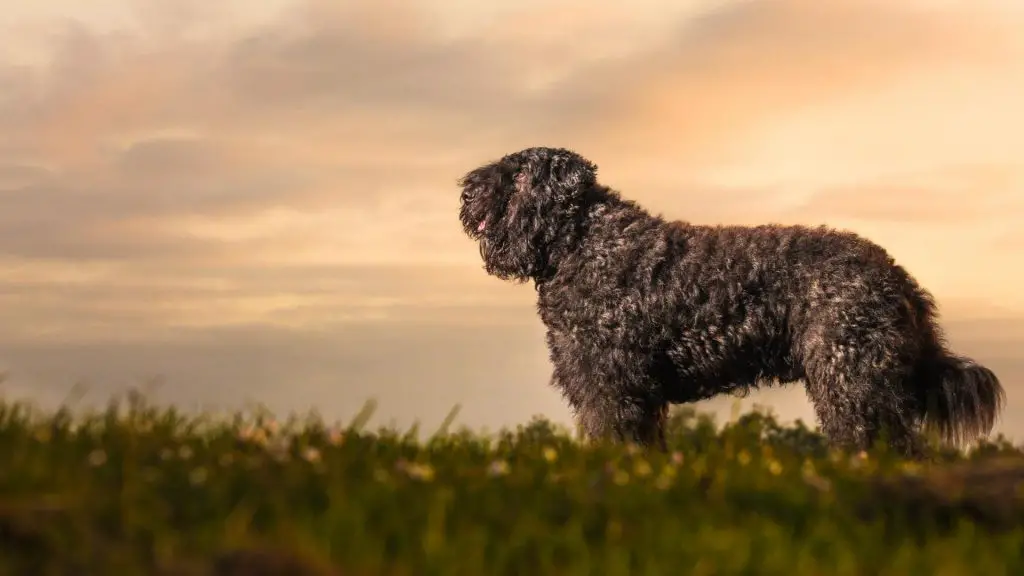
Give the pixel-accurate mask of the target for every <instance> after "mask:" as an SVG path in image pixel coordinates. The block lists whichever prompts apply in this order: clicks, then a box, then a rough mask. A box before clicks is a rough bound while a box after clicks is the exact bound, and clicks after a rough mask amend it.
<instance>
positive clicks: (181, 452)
mask: <svg viewBox="0 0 1024 576" xmlns="http://www.w3.org/2000/svg"><path fill="white" fill-rule="evenodd" d="M178 458H181V459H182V460H189V459H191V458H192V448H191V447H189V446H188V444H184V445H182V447H181V448H178Z"/></svg>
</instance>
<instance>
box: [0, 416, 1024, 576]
mask: <svg viewBox="0 0 1024 576" xmlns="http://www.w3.org/2000/svg"><path fill="white" fill-rule="evenodd" d="M366 416H367V415H366V414H363V415H362V416H361V417H360V418H358V419H357V420H358V421H357V422H353V423H352V424H350V425H346V426H330V425H327V424H325V423H323V422H321V421H319V420H317V419H315V418H309V419H301V420H300V419H293V420H291V421H288V422H285V423H277V422H275V421H274V420H273V419H271V418H270V417H269V416H267V415H265V414H250V415H242V414H240V415H237V416H235V417H233V418H228V419H226V420H220V421H218V420H215V419H213V418H199V417H192V416H186V415H183V414H182V413H179V412H176V411H174V410H173V409H163V408H157V407H154V406H150V405H147V404H145V403H144V402H142V401H141V400H139V399H138V398H133V399H130V401H129V402H127V403H123V404H119V405H114V406H111V408H110V409H109V410H107V411H106V412H104V413H99V414H93V415H89V414H85V413H81V414H73V413H72V412H71V411H69V410H62V411H59V412H56V413H49V414H43V413H36V412H34V411H32V410H30V409H28V408H27V407H25V406H23V405H20V404H11V403H0V573H2V574H19V575H20V574H40V575H45V574H95V575H100V574H118V575H126V576H127V575H131V574H167V575H170V574H181V575H183V576H184V575H199V574H254V575H255V574H295V575H301V574H359V575H376V574H388V575H409V576H413V575H416V576H420V575H422V576H430V575H442V574H443V575H445V576H455V575H472V576H482V575H492V574H494V575H504V574H509V575H512V574H515V575H521V574H526V575H531V576H539V575H546V574H558V575H577V574H580V575H582V574H616V575H617V574H623V575H624V574H631V575H633V574H635V575H655V574H709V575H710V574H716V575H717V574H786V575H802V574H808V575H810V574H813V575H822V574H829V575H833V574H834V575H845V574H851V575H852V574H857V575H875V574H879V575H883V574H894V575H895V574H900V575H905V574H972V575H973V574H977V575H981V574H993V575H996V574H1006V575H1009V574H1022V573H1024V554H1022V552H1021V550H1022V549H1024V529H1022V528H1024V514H1022V513H1020V511H1019V510H1020V508H1018V501H1019V500H1020V499H1019V498H1018V497H1017V479H1018V475H1021V477H1022V478H1024V472H1021V470H1024V468H1018V467H1017V466H1016V464H1013V465H1010V466H1007V465H1006V464H1005V462H1013V463H1016V462H1017V460H1016V458H1017V457H1018V456H1020V453H1019V452H1018V451H1017V449H1015V448H1013V447H1012V446H1011V445H1010V444H1009V443H1007V442H1005V441H999V442H996V443H990V444H987V445H985V446H984V447H983V448H982V449H980V450H978V451H976V452H973V453H972V455H971V456H970V457H966V456H963V455H959V454H952V453H940V452H936V453H935V454H933V456H934V459H935V460H937V461H939V462H940V463H939V464H932V465H927V466H926V465H922V464H915V463H909V462H905V461H901V460H900V459H898V458H895V457H892V456H890V455H887V454H886V453H885V452H884V450H877V451H874V452H872V453H871V454H868V455H866V456H864V455H849V454H844V453H841V452H838V451H830V450H829V449H828V448H827V446H826V444H825V443H824V442H823V440H822V439H821V438H820V437H819V436H818V435H817V434H816V433H814V432H813V431H811V430H808V429H807V428H805V427H803V426H800V425H798V426H791V427H783V426H780V425H778V424H777V423H776V422H775V421H774V420H773V419H772V418H771V417H769V416H766V415H764V414H758V413H752V414H747V415H745V416H743V417H742V418H740V419H739V420H738V421H736V422H735V423H732V424H730V425H727V426H725V427H724V429H719V428H718V427H716V426H715V425H714V424H713V422H712V421H711V420H710V418H708V417H704V416H697V415H695V414H694V413H693V412H692V411H686V410H684V411H681V412H680V413H678V414H677V415H676V416H674V418H673V420H672V426H671V428H672V430H671V450H670V452H669V453H668V454H662V453H658V452H645V451H641V450H638V449H635V448H631V447H628V446H614V445H608V444H603V445H590V446H586V445H583V444H581V443H579V442H578V441H576V440H574V439H573V438H572V436H571V435H570V434H568V433H567V432H565V431H561V430H558V429H556V428H554V427H553V426H551V425H550V424H548V423H546V422H545V421H543V420H536V421H534V422H531V423H529V424H528V425H525V426H523V427H521V428H519V429H517V430H513V431H506V432H502V433H500V434H497V435H493V436H490V437H481V436H477V435H474V434H472V433H469V432H448V431H446V430H441V431H439V432H438V433H437V434H435V435H434V436H433V437H431V438H430V439H428V440H426V441H419V440H416V435H415V434H414V433H407V434H406V433H401V432H395V431H391V430H380V431H376V432H368V431H362V430H361V429H360V428H361V426H362V424H363V423H365V421H366ZM994 463H1003V464H1000V466H1001V468H998V469H994V468H993V466H995V464H994ZM933 469H934V470H933ZM992 470H995V472H993V471H992Z"/></svg>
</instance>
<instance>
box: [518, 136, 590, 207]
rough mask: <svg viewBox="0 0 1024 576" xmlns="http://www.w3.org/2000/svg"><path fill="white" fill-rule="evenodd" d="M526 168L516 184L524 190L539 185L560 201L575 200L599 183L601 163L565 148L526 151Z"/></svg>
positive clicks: (529, 189)
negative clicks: (599, 164)
mask: <svg viewBox="0 0 1024 576" xmlns="http://www.w3.org/2000/svg"><path fill="white" fill-rule="evenodd" d="M524 156H525V160H526V162H524V164H525V169H524V170H522V171H520V172H519V174H517V175H516V186H517V187H518V188H519V189H520V190H523V191H532V190H534V189H536V188H538V187H539V188H540V189H542V190H545V191H546V192H545V194H546V195H547V196H548V197H549V198H550V199H551V200H553V201H555V202H557V203H564V202H568V201H572V200H574V199H576V198H578V197H579V196H580V195H582V194H583V193H584V192H585V191H586V190H587V189H588V188H590V187H592V186H593V185H594V184H595V183H596V182H597V166H596V165H595V164H594V163H593V162H591V161H589V160H587V159H586V158H584V157H582V156H580V155H579V154H577V153H575V152H573V151H571V150H566V149H564V148H535V149H532V150H524V151H523V152H521V153H520V158H522V157H524Z"/></svg>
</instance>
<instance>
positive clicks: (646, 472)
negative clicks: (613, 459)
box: [633, 458, 654, 478]
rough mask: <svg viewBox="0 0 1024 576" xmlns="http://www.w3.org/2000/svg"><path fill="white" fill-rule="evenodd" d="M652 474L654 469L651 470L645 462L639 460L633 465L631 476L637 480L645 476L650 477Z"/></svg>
mask: <svg viewBox="0 0 1024 576" xmlns="http://www.w3.org/2000/svg"><path fill="white" fill-rule="evenodd" d="M652 472H654V469H652V468H651V465H650V463H648V462H647V460H644V459H642V458H641V459H639V460H637V461H636V462H635V463H634V464H633V474H634V475H636V477H637V478H646V477H647V476H650V475H651V473H652Z"/></svg>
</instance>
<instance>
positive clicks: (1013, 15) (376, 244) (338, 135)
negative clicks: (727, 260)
mask: <svg viewBox="0 0 1024 576" xmlns="http://www.w3.org/2000/svg"><path fill="white" fill-rule="evenodd" d="M0 35H2V37H3V38H4V39H5V40H4V42H3V43H2V45H0V372H2V373H4V374H6V378H5V380H4V382H3V383H2V384H0V393H2V394H6V395H7V396H8V397H14V398H25V399H29V400H31V401H33V402H35V403H37V404H39V405H41V406H43V407H53V406H56V405H58V404H60V403H63V402H73V403H78V404H89V403H103V402H105V401H106V400H107V399H108V398H109V397H110V396H111V395H112V394H118V393H121V392H123V391H125V390H127V389H128V388H131V387H138V386H145V387H146V389H147V390H148V391H149V393H150V394H151V396H152V398H153V399H154V400H156V401H159V402H167V403H175V404H178V405H181V406H183V407H186V408H189V409H223V410H231V409H235V408H239V407H245V406H250V405H252V404H253V403H260V404H263V405H265V406H267V407H268V408H270V409H271V410H274V411H275V412H277V413H279V414H282V415H283V414H285V413H288V412H290V411H296V412H299V413H305V412H307V411H309V410H311V409H313V410H316V411H318V412H319V413H321V414H322V415H324V416H325V417H327V418H328V419H336V418H340V419H347V418H350V417H351V416H352V415H353V414H354V413H355V412H357V411H358V410H359V409H360V408H361V407H362V406H363V404H364V403H365V402H366V401H367V400H370V399H374V400H376V401H377V402H378V410H377V414H376V417H375V421H376V422H377V423H379V424H384V425H395V426H398V427H400V428H408V427H409V426H411V425H412V424H413V423H414V422H420V423H421V424H422V425H424V426H433V425H436V424H437V423H439V422H440V421H441V420H442V419H443V418H444V417H445V416H446V415H447V414H448V412H449V411H450V410H451V409H452V407H453V406H455V405H456V404H459V405H461V408H462V411H461V413H460V415H459V419H458V422H459V423H462V424H463V425H466V426H470V427H473V428H476V429H481V428H483V429H489V430H494V429H497V428H500V427H503V426H509V425H515V424H518V423H523V422H525V421H527V420H528V419H529V418H530V417H532V416H534V415H543V416H546V417H548V418H551V419H553V420H555V421H558V422H568V421H569V411H568V409H567V407H566V406H565V405H564V403H563V401H562V400H561V398H560V396H559V395H558V393H557V392H556V391H554V390H552V389H550V388H549V387H548V377H549V373H550V365H549V362H548V358H547V352H546V350H545V347H544V338H543V333H544V330H543V326H542V325H541V324H540V321H539V320H538V319H537V317H536V312H535V302H534V291H533V290H532V288H531V287H530V286H528V285H515V284H510V283H505V282H502V281H500V280H498V279H495V278H491V277H489V276H487V275H486V274H485V273H484V271H483V270H482V266H481V262H480V259H479V254H478V251H477V248H476V246H474V245H473V243H472V241H470V240H469V239H468V238H466V237H465V236H464V235H463V233H462V231H461V228H460V226H459V223H458V218H457V214H458V197H459V189H458V188H457V186H456V180H457V179H458V177H459V176H461V175H462V174H464V173H465V172H466V171H468V170H470V169H472V168H474V167H476V166H478V165H480V164H483V163H485V162H489V161H491V160H493V159H496V158H497V157H500V156H502V155H503V154H505V153H508V152H512V151H515V150H518V149H521V148H524V147H527V146H564V147H569V148H573V149H575V150H576V151H578V152H579V153H581V154H583V155H584V156H586V157H587V158H589V159H591V160H592V161H594V162H595V163H596V164H597V165H598V166H599V178H600V179H601V181H602V182H603V183H605V184H607V185H610V186H612V187H614V188H617V189H619V190H621V191H622V193H623V194H624V195H625V196H627V197H629V198H633V199H635V200H637V201H639V202H641V203H642V204H644V205H645V206H647V207H648V208H649V209H650V210H652V211H653V212H656V213H661V214H663V215H665V216H666V217H670V218H678V219H684V220H688V221H691V222H694V223H701V224H705V223H706V224H714V223H728V224H756V223H766V222H780V223H802V224H815V225H816V224H827V225H830V226H834V227H837V228H844V229H849V230H853V231H855V232H858V233H860V234H862V235H864V236H866V237H868V238H870V239H872V240H874V241H876V242H878V243H880V244H882V245H883V246H885V247H886V248H887V249H888V250H889V251H890V252H891V253H892V254H893V256H894V257H895V258H896V259H897V260H898V261H899V262H900V263H902V264H904V265H905V266H906V267H907V268H908V269H909V270H910V271H911V272H912V273H913V274H914V275H915V276H916V277H917V278H918V279H919V280H920V281H921V283H922V284H924V285H925V286H926V287H928V288H929V289H930V290H931V291H932V292H933V293H934V294H935V296H936V297H937V299H938V301H939V304H940V307H941V311H942V322H943V324H944V326H945V327H946V329H947V331H948V333H949V336H950V341H951V343H952V344H953V345H954V346H955V348H956V349H957V351H958V352H962V353H964V354H968V355H970V356H973V357H975V358H976V359H978V360H979V361H981V362H983V363H985V364H986V365H988V366H990V367H991V368H992V369H993V370H994V371H996V373H997V374H998V375H999V376H1000V377H1001V379H1002V380H1003V382H1004V385H1005V387H1006V388H1007V391H1008V392H1007V393H1008V406H1007V408H1006V410H1005V412H1004V415H1003V420H1002V421H1001V423H1000V424H999V426H998V428H997V429H998V430H999V431H1001V432H1003V433H1005V434H1007V435H1009V436H1011V437H1012V438H1020V439H1024V417H1020V416H1019V414H1021V408H1024V383H1022V380H1024V290H1022V289H1021V285H1022V283H1024V226H1022V225H1021V224H1022V222H1024V158H1022V157H1021V155H1020V150H1022V149H1024V108H1021V106H1020V105H1019V102H1021V101H1024V6H1022V5H1021V4H1020V3H1019V2H1017V1H1016V0H1012V1H1011V0H973V1H971V2H966V1H954V0H928V1H927V2H926V1H925V0H907V1H901V2H883V1H881V0H830V1H829V2H821V1H820V0H747V1H723V0H717V1H711V0H686V1H679V0H675V1H670V0H634V1H633V2H629V3H626V2H611V1H603V0H588V1H584V0H554V1H547V2H540V1H539V0H516V1H512V0H492V1H491V2H474V1H470V0H341V1H338V0H309V1H292V0H267V1H264V2H259V3H256V2H242V1H241V0H229V1H225V2H219V3H206V2H199V1H198V0H178V1H176V2H168V1H166V0H95V1H93V2H90V3H88V7H86V5H85V4H84V3H78V2H70V1H69V0H39V1H38V2H35V3H18V4H16V5H15V6H13V7H7V8H5V10H4V14H3V15H2V16H0ZM83 394H84V395H83ZM735 402H736V400H735V399H733V398H719V399H715V400H712V401H709V402H707V403H705V404H703V405H702V406H701V408H702V409H706V410H711V411H714V412H716V413H717V414H719V415H720V417H721V418H722V419H725V418H728V416H729V414H730V413H731V411H732V410H733V408H734V404H735ZM755 404H760V405H765V406H768V407H770V408H771V409H772V410H773V411H774V412H775V413H776V414H778V415H779V416H780V417H781V418H782V419H784V420H789V419H793V418H803V419H804V420H805V421H812V420H813V416H812V415H813V413H812V411H811V410H810V407H809V404H808V403H807V400H806V397H805V395H804V392H803V390H802V389H801V388H800V387H799V386H793V387H789V388H784V389H777V390H770V391H767V392H763V393H757V394H753V395H751V396H749V397H747V398H745V399H743V404H742V406H743V407H745V408H749V407H751V406H753V405H755Z"/></svg>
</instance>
